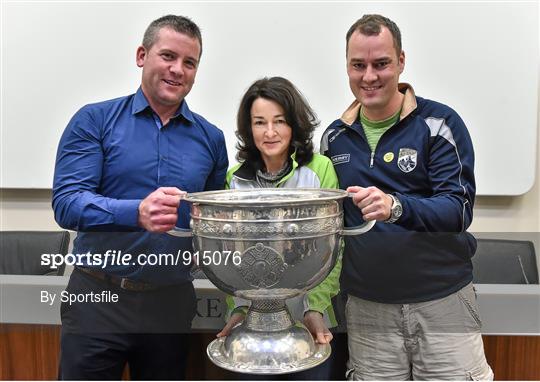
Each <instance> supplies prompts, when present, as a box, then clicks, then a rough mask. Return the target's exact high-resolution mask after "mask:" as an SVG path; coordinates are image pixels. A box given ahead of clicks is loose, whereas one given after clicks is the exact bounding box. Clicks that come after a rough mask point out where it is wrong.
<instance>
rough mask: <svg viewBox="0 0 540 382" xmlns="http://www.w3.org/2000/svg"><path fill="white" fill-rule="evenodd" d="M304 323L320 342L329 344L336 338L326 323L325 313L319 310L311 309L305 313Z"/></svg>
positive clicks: (316, 340) (317, 341)
mask: <svg viewBox="0 0 540 382" xmlns="http://www.w3.org/2000/svg"><path fill="white" fill-rule="evenodd" d="M304 325H305V326H306V328H307V329H308V330H309V332H310V333H311V335H312V336H313V338H314V339H315V342H316V343H318V344H328V343H330V341H332V338H334V336H333V335H332V333H330V330H328V328H327V327H326V325H325V324H324V320H323V315H322V314H321V313H319V312H317V311H314V310H309V311H307V312H306V313H305V314H304Z"/></svg>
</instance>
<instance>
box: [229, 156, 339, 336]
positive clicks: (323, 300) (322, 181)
mask: <svg viewBox="0 0 540 382" xmlns="http://www.w3.org/2000/svg"><path fill="white" fill-rule="evenodd" d="M291 159H292V170H291V172H289V173H288V174H287V175H285V176H284V177H283V178H282V179H281V180H280V181H279V182H278V183H277V186H276V187H281V188H300V187H302V188H339V183H338V178H337V175H336V172H335V171H334V166H333V165H332V162H331V161H330V159H328V158H327V157H325V156H323V155H319V154H313V159H312V160H311V161H310V162H309V163H307V164H305V165H303V166H298V163H297V162H296V160H295V154H292V155H291ZM225 187H226V188H231V189H249V188H259V185H258V184H257V181H256V178H255V172H254V171H253V170H252V169H251V168H250V167H249V166H247V165H245V163H239V164H237V165H235V166H234V167H232V168H231V169H230V170H229V171H228V172H227V178H226V185H225ZM340 273H341V252H340V255H339V257H338V260H337V261H336V265H335V266H334V268H333V269H332V271H331V272H330V274H329V275H328V276H327V277H326V279H324V281H323V282H322V283H320V284H319V285H318V286H317V287H315V288H314V289H312V290H310V291H309V292H308V293H306V294H305V295H302V296H298V297H295V298H292V299H289V300H287V306H288V308H289V311H290V312H291V314H292V316H293V317H294V318H295V319H296V320H302V319H303V318H304V313H305V312H307V311H308V310H314V311H317V312H320V313H322V314H323V317H324V321H325V323H326V325H327V326H328V327H329V328H331V327H335V326H337V321H336V316H335V314H334V309H333V307H332V297H334V296H335V295H337V294H338V292H339V275H340ZM248 305H249V301H247V300H244V299H241V298H239V297H233V296H227V314H226V319H227V320H228V319H229V317H230V315H231V314H232V313H233V312H237V311H242V312H244V313H245V312H246V311H247V308H246V307H247V306H248Z"/></svg>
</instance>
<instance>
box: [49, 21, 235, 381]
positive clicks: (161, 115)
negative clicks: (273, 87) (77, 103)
mask: <svg viewBox="0 0 540 382" xmlns="http://www.w3.org/2000/svg"><path fill="white" fill-rule="evenodd" d="M201 53H202V39H201V33H200V30H199V28H198V27H197V25H195V24H194V23H193V22H192V21H191V20H189V19H188V18H185V17H182V16H173V15H168V16H164V17H161V18H159V19H157V20H155V21H153V22H152V23H151V24H150V25H149V27H148V28H147V30H146V32H145V34H144V38H143V42H142V45H141V46H140V47H138V49H137V54H136V63H137V66H139V67H141V68H142V83H141V87H140V88H139V89H138V90H137V92H136V93H135V94H132V95H130V96H127V97H121V98H116V99H113V100H108V101H104V102H100V103H96V104H91V105H86V106H84V107H83V108H82V109H80V110H79V111H78V112H77V113H76V114H75V116H74V117H73V118H72V119H71V121H70V122H69V124H68V126H67V128H66V130H65V131H64V134H63V135H62V138H61V140H60V144H59V147H58V153H57V159H56V167H55V174H54V186H53V202H52V204H53V208H54V213H55V218H56V221H57V222H58V224H59V225H60V226H62V227H64V228H67V229H72V230H76V231H78V234H77V238H76V239H75V242H74V248H73V253H74V254H75V255H79V257H78V258H79V260H80V261H79V263H78V264H77V266H76V267H75V270H74V271H73V273H72V275H71V278H70V281H69V284H68V287H67V289H66V292H67V293H68V295H69V296H73V297H74V298H76V301H77V302H75V303H69V302H63V303H62V308H61V316H62V337H61V360H60V378H62V379H79V380H88V379H103V380H106V379H121V377H122V372H123V369H124V367H125V365H126V363H128V364H129V367H130V375H131V378H132V379H160V380H166V379H183V378H184V372H185V359H186V356H187V349H188V347H187V340H188V337H187V332H188V331H189V329H190V326H191V320H192V319H193V317H194V315H195V309H196V299H195V293H194V289H193V285H192V282H191V281H192V278H191V276H190V272H189V269H190V266H191V264H189V261H187V262H186V260H185V259H186V256H183V255H184V254H185V253H188V252H189V251H191V249H192V247H191V239H189V238H178V237H173V236H170V235H167V234H166V233H165V232H166V231H168V230H171V229H172V228H173V227H174V226H179V227H184V228H187V227H188V224H189V207H190V206H189V205H188V204H187V203H185V202H181V199H182V195H183V194H184V193H185V192H197V191H203V190H213V189H220V188H222V187H223V184H224V180H225V173H226V170H227V166H228V161H227V152H226V147H225V139H224V136H223V133H222V132H221V131H220V130H219V129H218V128H217V127H215V126H214V125H212V124H210V123H209V122H208V121H206V120H205V119H204V118H203V117H201V116H200V115H198V114H196V113H194V112H192V111H191V110H190V109H189V107H188V105H187V103H186V101H185V100H184V98H185V97H186V95H187V94H189V92H190V90H191V87H192V86H193V83H194V80H195V75H196V73H197V68H198V65H199V60H200V57H201ZM188 258H189V256H188ZM150 260H153V261H152V262H150ZM98 296H99V297H98ZM104 296H105V297H104Z"/></svg>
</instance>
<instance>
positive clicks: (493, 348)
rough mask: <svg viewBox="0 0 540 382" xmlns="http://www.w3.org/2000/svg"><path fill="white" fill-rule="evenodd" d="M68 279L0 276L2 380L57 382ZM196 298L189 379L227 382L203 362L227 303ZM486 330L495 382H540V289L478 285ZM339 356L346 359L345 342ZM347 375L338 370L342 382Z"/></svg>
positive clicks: (202, 288)
mask: <svg viewBox="0 0 540 382" xmlns="http://www.w3.org/2000/svg"><path fill="white" fill-rule="evenodd" d="M68 280H69V277H68V276H14V275H0V380H5V379H30V380H32V379H55V378H56V374H57V365H58V351H59V347H60V345H59V333H60V327H59V325H60V302H59V301H58V299H56V301H55V302H54V303H53V304H49V303H46V302H41V293H42V291H46V292H49V293H56V294H57V295H59V294H60V293H61V292H62V290H64V288H65V286H66V284H67V282H68ZM194 285H195V289H196V291H197V297H198V309H197V316H196V317H195V319H194V321H193V329H194V332H195V333H194V334H193V335H192V336H193V341H192V342H193V343H192V351H191V357H192V359H191V360H190V363H189V364H190V365H191V367H190V370H189V371H188V377H189V378H190V379H228V378H230V377H231V375H230V374H229V373H227V372H225V371H222V370H221V369H218V368H217V367H214V366H213V365H212V364H210V362H209V361H208V360H207V359H206V356H205V357H201V354H206V350H205V348H206V345H207V344H208V343H209V342H210V341H211V340H212V339H213V338H214V335H215V333H216V332H217V330H218V329H221V328H222V326H223V311H224V308H225V305H224V295H223V293H222V292H221V291H219V290H217V289H216V288H215V287H214V286H213V284H211V283H210V282H209V281H208V280H200V279H197V280H195V281H194ZM476 289H477V292H478V304H479V308H480V315H481V317H482V320H483V323H484V326H483V330H482V332H483V334H484V345H485V349H486V357H487V358H488V362H489V363H490V365H491V366H492V368H493V370H494V372H495V377H496V379H503V380H512V379H519V380H528V379H529V380H530V379H532V380H540V368H539V367H538V360H539V359H540V286H539V285H496V284H492V285H488V284H479V285H476ZM337 336H338V337H339V340H338V341H337V343H336V345H337V346H336V348H337V349H336V351H337V352H339V353H340V359H343V360H345V359H346V341H345V340H344V338H345V334H344V333H343V334H338V335H337ZM343 372H344V369H343V371H342V370H336V377H338V376H340V375H343Z"/></svg>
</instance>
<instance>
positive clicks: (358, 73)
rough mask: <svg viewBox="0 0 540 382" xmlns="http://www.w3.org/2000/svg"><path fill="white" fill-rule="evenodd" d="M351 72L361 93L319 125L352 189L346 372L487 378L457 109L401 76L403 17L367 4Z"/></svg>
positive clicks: (465, 149)
mask: <svg viewBox="0 0 540 382" xmlns="http://www.w3.org/2000/svg"><path fill="white" fill-rule="evenodd" d="M346 41H347V51H346V52H347V53H346V58H347V74H348V76H349V84H350V88H351V90H352V92H353V94H354V96H355V98H356V100H355V101H354V102H353V104H352V105H351V106H350V107H349V108H348V109H347V110H346V111H345V113H344V114H343V115H342V117H341V118H340V119H338V120H336V121H334V122H333V123H332V124H331V125H330V126H329V127H328V129H327V130H326V132H325V134H324V135H323V139H322V143H321V150H322V151H323V152H324V154H325V155H327V156H328V157H330V158H331V159H332V162H333V163H334V166H335V169H336V172H337V174H338V178H339V184H340V185H341V187H343V188H347V190H348V191H349V192H354V193H355V195H354V197H353V198H352V200H349V201H346V203H345V206H344V208H345V224H346V225H347V226H355V225H358V224H360V223H361V222H362V221H363V220H376V221H377V224H376V225H375V227H374V228H373V229H372V231H371V232H369V233H367V234H365V235H362V236H359V237H347V238H346V246H345V254H344V256H343V268H342V275H341V284H342V288H343V290H344V292H346V293H347V294H348V302H347V306H346V318H347V327H348V336H349V353H350V359H349V367H348V369H349V370H348V378H349V379H352V380H364V379H366V380H385V379H390V380H400V379H403V380H407V379H411V378H412V379H450V380H467V379H475V380H476V379H481V380H485V379H492V378H493V373H492V371H491V369H490V367H489V365H488V364H487V362H486V359H485V355H484V349H483V343H482V337H481V334H480V326H481V322H480V318H479V316H478V307H477V305H476V296H475V292H474V289H473V286H472V283H471V282H472V264H471V257H472V256H473V254H474V252H475V250H476V241H475V239H474V237H473V236H472V235H470V234H469V233H467V232H466V229H467V227H469V225H470V224H471V220H472V213H473V204H474V197H475V180H474V171H473V168H474V152H473V146H472V142H471V138H470V136H469V133H468V131H467V128H466V127H465V124H464V123H463V121H462V120H461V118H460V117H459V115H458V114H457V113H456V112H455V111H454V110H452V109H451V108H450V107H448V106H446V105H443V104H441V103H437V102H434V101H431V100H428V99H424V98H421V97H417V96H415V94H414V91H413V89H412V87H411V86H410V85H407V84H401V83H399V75H400V74H401V72H402V71H403V69H404V66H405V54H404V52H403V50H402V48H401V34H400V31H399V28H398V27H397V25H396V24H395V23H394V22H392V21H391V20H389V19H388V18H386V17H383V16H380V15H365V16H363V17H362V18H361V19H359V20H358V21H356V22H355V23H354V24H353V25H352V26H351V28H350V29H349V31H348V33H347V36H346Z"/></svg>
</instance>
